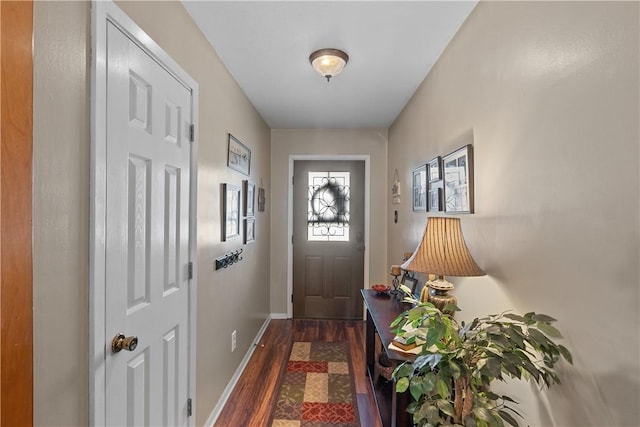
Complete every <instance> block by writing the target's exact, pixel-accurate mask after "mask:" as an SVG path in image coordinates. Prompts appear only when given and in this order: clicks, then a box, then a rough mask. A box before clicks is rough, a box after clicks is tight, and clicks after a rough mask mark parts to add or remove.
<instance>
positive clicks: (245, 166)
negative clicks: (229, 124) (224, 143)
mask: <svg viewBox="0 0 640 427" xmlns="http://www.w3.org/2000/svg"><path fill="white" fill-rule="evenodd" d="M227 166H228V167H230V168H231V169H233V170H237V171H238V172H240V173H243V174H245V175H247V176H249V172H250V170H251V150H249V148H248V147H247V146H246V145H244V144H243V143H242V142H240V141H239V140H238V139H237V138H236V137H235V136H233V135H231V134H229V148H228V152H227Z"/></svg>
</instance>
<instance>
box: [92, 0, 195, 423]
mask: <svg viewBox="0 0 640 427" xmlns="http://www.w3.org/2000/svg"><path fill="white" fill-rule="evenodd" d="M91 10H92V12H91V38H92V42H91V46H92V51H93V55H92V58H91V109H92V111H91V156H90V157H91V175H90V176H91V189H90V193H91V200H90V205H91V206H90V208H91V209H90V210H91V213H90V224H89V232H90V243H89V248H90V257H89V425H91V426H102V425H105V421H106V407H105V398H106V396H105V391H106V390H105V386H106V379H105V375H106V366H105V360H106V351H107V350H106V342H107V337H106V336H105V327H106V325H105V314H106V307H105V304H106V298H105V295H106V293H105V292H106V283H105V277H106V276H105V275H106V258H105V257H106V189H107V179H106V170H107V168H106V162H107V154H106V147H107V140H106V130H107V121H106V111H107V105H106V100H107V84H106V82H107V70H106V64H107V61H106V58H107V50H106V49H107V22H111V23H112V24H114V25H115V26H116V27H117V28H119V29H120V30H121V31H123V32H124V33H125V34H127V35H128V36H129V37H130V38H131V40H133V41H134V42H135V43H136V44H137V45H138V46H139V47H140V48H141V49H142V50H143V51H145V52H146V53H147V54H148V55H149V56H151V57H152V58H154V60H155V61H156V62H157V63H158V64H160V65H161V66H162V67H163V68H165V69H166V70H167V71H168V72H169V73H170V74H172V75H173V76H174V77H175V78H176V79H177V80H178V81H180V82H181V83H182V84H183V85H184V86H185V87H186V88H187V89H189V90H190V91H191V94H192V96H191V103H192V105H191V111H192V123H193V125H194V126H195V129H196V132H194V141H193V142H192V143H191V171H190V180H191V184H190V191H189V192H190V194H189V206H190V209H191V212H190V214H189V261H190V262H192V263H193V278H192V279H191V280H190V281H189V331H188V337H189V338H188V339H189V361H188V372H189V375H188V376H189V378H188V381H189V384H188V392H189V397H190V398H191V399H192V405H193V413H192V414H193V415H192V416H191V417H189V418H188V423H189V425H190V426H193V425H194V424H195V405H196V386H195V384H196V372H195V366H196V363H195V361H196V351H195V350H196V289H197V271H198V269H197V256H196V255H197V252H196V251H197V246H196V235H197V234H196V233H197V230H196V212H197V198H196V194H197V192H196V189H197V161H196V159H197V155H198V132H197V129H198V116H199V115H198V104H199V102H198V83H197V82H196V81H195V80H194V79H193V78H191V76H189V74H187V72H186V71H184V70H183V69H182V67H181V66H180V65H178V63H177V62H175V61H174V60H173V59H172V58H171V57H170V56H169V55H168V54H167V53H166V52H165V51H164V50H162V48H161V47H160V46H159V45H158V44H156V43H155V42H154V41H153V40H152V39H151V38H150V37H149V36H148V35H147V34H146V33H145V32H144V31H143V30H142V29H141V28H140V27H138V25H137V24H136V23H135V22H134V21H133V20H132V19H131V18H129V16H127V14H126V13H125V12H124V11H122V9H120V8H119V7H118V6H116V5H115V4H114V3H113V2H111V1H104V0H92V1H91Z"/></svg>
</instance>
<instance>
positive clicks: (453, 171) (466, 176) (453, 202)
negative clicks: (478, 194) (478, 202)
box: [442, 144, 473, 213]
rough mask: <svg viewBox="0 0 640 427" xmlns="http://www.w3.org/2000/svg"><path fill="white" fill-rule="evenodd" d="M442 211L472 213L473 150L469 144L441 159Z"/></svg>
mask: <svg viewBox="0 0 640 427" xmlns="http://www.w3.org/2000/svg"><path fill="white" fill-rule="evenodd" d="M442 163H443V168H444V172H443V173H444V210H445V212H451V213H473V150H472V146H471V144H469V145H465V146H464V147H462V148H460V149H458V150H456V151H454V152H453V153H451V154H448V155H446V156H444V158H443V161H442Z"/></svg>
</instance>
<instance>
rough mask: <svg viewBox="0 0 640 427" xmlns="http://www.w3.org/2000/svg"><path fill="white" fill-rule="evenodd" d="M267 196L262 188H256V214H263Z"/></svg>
mask: <svg viewBox="0 0 640 427" xmlns="http://www.w3.org/2000/svg"><path fill="white" fill-rule="evenodd" d="M266 202H267V196H266V194H265V190H264V188H258V212H264V207H265V204H266Z"/></svg>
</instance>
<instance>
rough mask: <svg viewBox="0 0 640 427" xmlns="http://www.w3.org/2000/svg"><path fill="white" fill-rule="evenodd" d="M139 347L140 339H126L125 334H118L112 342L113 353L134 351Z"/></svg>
mask: <svg viewBox="0 0 640 427" xmlns="http://www.w3.org/2000/svg"><path fill="white" fill-rule="evenodd" d="M137 346H138V337H125V336H124V334H116V336H115V337H114V338H113V341H111V351H113V352H114V353H118V352H119V351H120V350H127V351H133V350H135V349H136V347H137Z"/></svg>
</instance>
